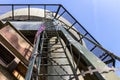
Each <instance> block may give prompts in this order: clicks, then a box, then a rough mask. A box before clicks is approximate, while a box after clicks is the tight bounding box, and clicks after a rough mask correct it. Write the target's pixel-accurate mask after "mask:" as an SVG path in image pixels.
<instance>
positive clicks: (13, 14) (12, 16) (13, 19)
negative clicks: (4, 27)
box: [12, 4, 14, 20]
mask: <svg viewBox="0 0 120 80" xmlns="http://www.w3.org/2000/svg"><path fill="white" fill-rule="evenodd" d="M12 20H14V5H13V4H12Z"/></svg>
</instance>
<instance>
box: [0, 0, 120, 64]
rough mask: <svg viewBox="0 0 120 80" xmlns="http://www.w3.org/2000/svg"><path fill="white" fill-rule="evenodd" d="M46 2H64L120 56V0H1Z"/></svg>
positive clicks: (2, 0)
mask: <svg viewBox="0 0 120 80" xmlns="http://www.w3.org/2000/svg"><path fill="white" fill-rule="evenodd" d="M45 3H51V4H53V3H56V4H57V3H58V4H62V5H63V6H64V7H65V8H66V9H67V10H68V11H69V12H70V13H71V14H72V15H73V16H74V17H75V18H76V19H77V20H78V21H79V22H80V23H81V24H82V25H83V26H84V27H85V28H86V29H87V30H88V31H89V32H90V33H91V34H92V35H93V36H94V37H95V39H96V40H97V41H98V42H99V43H100V44H102V46H103V47H104V48H106V49H108V50H109V51H111V52H113V53H115V54H116V55H118V56H120V31H119V30H120V0H0V4H45ZM118 65H120V64H118Z"/></svg>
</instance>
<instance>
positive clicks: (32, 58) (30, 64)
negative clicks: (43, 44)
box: [25, 35, 40, 80]
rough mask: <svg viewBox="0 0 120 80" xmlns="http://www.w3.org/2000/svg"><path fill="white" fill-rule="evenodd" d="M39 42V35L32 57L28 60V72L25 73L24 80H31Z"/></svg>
mask: <svg viewBox="0 0 120 80" xmlns="http://www.w3.org/2000/svg"><path fill="white" fill-rule="evenodd" d="M39 41H40V35H39V36H38V38H37V41H36V44H35V47H34V49H33V52H32V56H31V58H30V63H29V66H28V70H27V73H26V76H25V80H31V76H32V72H33V67H34V63H35V59H36V56H37V55H38V45H39Z"/></svg>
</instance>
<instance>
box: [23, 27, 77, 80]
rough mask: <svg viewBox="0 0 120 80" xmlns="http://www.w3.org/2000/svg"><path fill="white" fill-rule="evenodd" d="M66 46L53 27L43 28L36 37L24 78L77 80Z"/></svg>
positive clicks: (72, 61) (71, 58)
mask: <svg viewBox="0 0 120 80" xmlns="http://www.w3.org/2000/svg"><path fill="white" fill-rule="evenodd" d="M67 46H68V45H66V44H65V42H64V41H63V40H62V39H61V38H60V36H59V30H56V28H55V27H50V28H47V29H46V30H44V31H43V32H42V33H41V35H40V36H39V38H38V39H37V42H36V45H35V50H34V51H33V55H32V57H31V59H30V64H29V66H28V72H27V75H26V78H25V80H31V79H33V80H34V79H35V80H69V79H70V78H71V77H74V78H75V80H79V78H78V76H77V70H76V69H75V67H76V66H75V62H74V60H73V57H72V56H73V55H71V52H70V51H69V50H68V49H67ZM36 51H37V52H36ZM31 64H32V65H31ZM72 80H73V79H72Z"/></svg>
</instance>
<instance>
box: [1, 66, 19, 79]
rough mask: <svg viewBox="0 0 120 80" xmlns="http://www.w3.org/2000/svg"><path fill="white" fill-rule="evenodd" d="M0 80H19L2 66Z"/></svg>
mask: <svg viewBox="0 0 120 80" xmlns="http://www.w3.org/2000/svg"><path fill="white" fill-rule="evenodd" d="M0 80H17V79H16V78H15V77H14V75H13V74H12V73H10V72H9V71H8V70H7V69H6V68H5V67H3V66H2V65H1V64H0Z"/></svg>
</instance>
